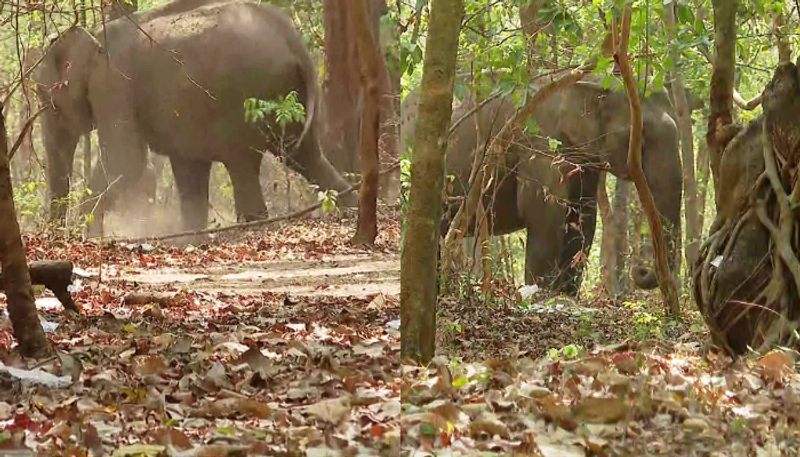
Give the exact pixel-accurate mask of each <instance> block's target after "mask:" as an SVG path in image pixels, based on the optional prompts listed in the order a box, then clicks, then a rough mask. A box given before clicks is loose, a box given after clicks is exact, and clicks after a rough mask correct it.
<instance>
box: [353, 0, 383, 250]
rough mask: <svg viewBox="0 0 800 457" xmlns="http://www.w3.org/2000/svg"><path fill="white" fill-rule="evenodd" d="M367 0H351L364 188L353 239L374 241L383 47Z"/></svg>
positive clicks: (356, 241)
mask: <svg viewBox="0 0 800 457" xmlns="http://www.w3.org/2000/svg"><path fill="white" fill-rule="evenodd" d="M367 1H368V0H352V3H351V4H350V7H349V10H350V15H351V16H350V18H351V21H352V24H353V32H354V34H355V41H356V48H357V49H358V62H359V68H360V74H361V93H362V94H363V102H362V104H361V128H360V138H359V146H358V149H359V155H360V157H361V189H360V191H359V196H358V228H357V230H356V234H355V236H353V239H352V242H353V243H355V244H373V243H374V242H375V237H377V236H378V220H377V210H378V206H377V205H378V166H379V163H378V139H379V131H380V112H379V110H380V108H379V105H380V97H381V93H380V80H379V79H380V74H379V71H380V68H381V67H380V65H379V60H380V59H381V55H380V47H379V46H378V43H377V41H376V37H375V35H374V34H373V33H372V31H371V30H370V25H369V4H368V3H367Z"/></svg>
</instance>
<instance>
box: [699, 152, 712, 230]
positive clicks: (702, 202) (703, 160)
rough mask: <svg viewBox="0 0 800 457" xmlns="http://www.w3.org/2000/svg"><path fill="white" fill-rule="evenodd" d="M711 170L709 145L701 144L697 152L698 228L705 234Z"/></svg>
mask: <svg viewBox="0 0 800 457" xmlns="http://www.w3.org/2000/svg"><path fill="white" fill-rule="evenodd" d="M710 173H711V170H710V169H709V163H708V145H707V144H706V143H703V142H700V144H699V150H698V151H697V226H698V227H699V229H700V233H703V227H705V219H706V197H707V196H708V183H709V181H710V180H711V176H709V175H710Z"/></svg>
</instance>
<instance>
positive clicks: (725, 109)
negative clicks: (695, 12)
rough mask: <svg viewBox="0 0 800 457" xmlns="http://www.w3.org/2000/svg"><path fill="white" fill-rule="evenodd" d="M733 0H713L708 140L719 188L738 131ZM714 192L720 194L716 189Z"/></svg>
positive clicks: (713, 172)
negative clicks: (727, 151) (722, 168)
mask: <svg viewBox="0 0 800 457" xmlns="http://www.w3.org/2000/svg"><path fill="white" fill-rule="evenodd" d="M737 3H738V2H732V1H730V0H712V4H713V7H714V49H715V52H716V55H715V56H714V62H713V70H712V74H711V99H710V102H709V110H710V112H709V115H708V133H706V142H707V143H708V153H709V159H710V161H711V174H712V176H713V177H714V189H716V190H717V191H719V189H718V188H717V185H718V184H719V162H720V160H721V159H722V152H723V150H724V149H725V146H726V145H727V144H728V142H729V141H730V140H731V139H732V138H733V136H734V135H735V128H734V126H733V77H734V64H735V59H736V6H737ZM715 195H719V192H717V193H716V194H715Z"/></svg>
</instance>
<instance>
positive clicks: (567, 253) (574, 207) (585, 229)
mask: <svg viewBox="0 0 800 457" xmlns="http://www.w3.org/2000/svg"><path fill="white" fill-rule="evenodd" d="M598 179H599V173H598V172H597V171H595V170H590V169H584V170H583V171H582V172H581V173H579V174H578V175H576V176H573V177H572V178H571V181H572V182H570V183H569V189H570V192H569V200H570V201H569V205H570V209H569V211H568V212H567V218H566V226H565V228H564V244H563V246H562V248H561V255H560V260H559V265H558V275H557V276H556V279H555V281H554V283H553V288H554V289H556V290H558V291H561V292H564V293H565V294H568V295H571V296H577V295H578V291H579V290H580V287H581V281H582V279H583V270H584V267H585V265H586V259H588V257H589V251H591V249H592V242H593V241H594V232H595V227H596V224H597V195H596V194H597V183H598Z"/></svg>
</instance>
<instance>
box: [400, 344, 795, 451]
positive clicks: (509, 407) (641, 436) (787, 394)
mask: <svg viewBox="0 0 800 457" xmlns="http://www.w3.org/2000/svg"><path fill="white" fill-rule="evenodd" d="M794 355H795V354H794V353H793V352H791V351H788V350H779V351H776V352H773V353H770V354H767V355H765V356H763V357H760V358H755V357H751V358H748V359H744V360H740V361H738V362H736V363H734V364H732V363H731V360H730V359H728V358H727V357H725V356H719V355H717V354H716V353H715V352H708V353H706V354H703V350H702V347H701V344H700V343H697V342H688V343H676V344H659V345H656V346H653V347H646V346H644V345H639V344H633V343H629V344H622V345H617V346H615V347H605V348H598V349H597V350H595V351H593V352H591V353H590V354H587V355H586V356H583V357H580V358H574V359H563V358H560V359H559V360H554V359H553V358H551V357H543V358H539V359H536V360H534V359H530V358H519V359H505V360H497V359H488V360H485V361H483V362H478V363H457V362H455V361H452V360H447V359H445V358H443V357H440V358H438V359H436V360H435V363H434V364H433V366H432V367H430V368H421V367H415V366H404V371H403V383H402V398H403V415H402V421H401V427H402V429H403V433H404V435H403V449H404V450H407V451H409V452H410V451H411V450H414V451H417V452H419V453H418V454H415V455H434V454H435V455H465V456H466V455H478V454H479V453H480V455H518V456H536V457H540V456H542V457H584V456H600V457H603V456H630V457H634V456H643V455H647V456H678V455H681V456H684V455H685V456H690V455H697V456H700V455H703V456H712V457H724V456H739V455H741V456H751V455H752V456H776V457H777V456H790V455H797V449H800V428H798V427H797V424H798V421H799V420H800V374H798V373H797V366H796V364H795V357H794Z"/></svg>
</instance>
